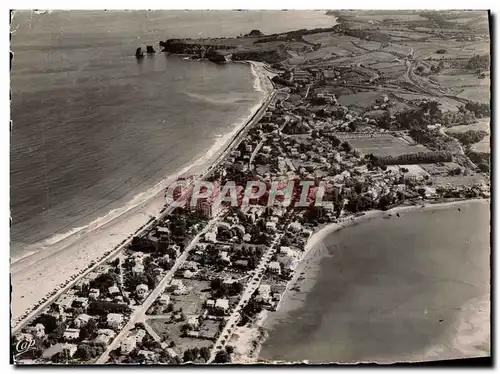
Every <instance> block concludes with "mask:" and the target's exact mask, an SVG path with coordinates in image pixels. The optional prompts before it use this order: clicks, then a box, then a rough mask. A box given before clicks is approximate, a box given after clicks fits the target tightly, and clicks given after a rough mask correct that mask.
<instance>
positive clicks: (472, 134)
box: [450, 130, 488, 145]
mask: <svg viewBox="0 0 500 374" xmlns="http://www.w3.org/2000/svg"><path fill="white" fill-rule="evenodd" d="M450 135H451V136H453V137H454V138H457V139H458V140H459V141H460V143H462V144H463V145H471V144H474V143H477V142H479V141H481V140H482V139H483V138H484V137H485V136H486V135H488V133H487V132H486V131H474V130H468V131H466V132H453V133H451V134H450Z"/></svg>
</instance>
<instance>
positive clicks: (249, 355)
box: [233, 199, 491, 364]
mask: <svg viewBox="0 0 500 374" xmlns="http://www.w3.org/2000/svg"><path fill="white" fill-rule="evenodd" d="M474 201H479V202H490V199H466V200H454V201H446V202H436V203H429V202H426V203H424V204H423V205H422V204H420V205H411V206H398V207H394V208H392V209H388V210H386V211H382V210H371V211H368V212H365V214H364V215H361V216H358V217H355V216H350V217H345V218H344V221H343V222H340V223H335V222H332V223H328V224H326V225H324V226H322V227H319V228H317V229H316V230H315V231H314V232H313V234H312V235H311V236H310V237H309V239H308V241H307V243H306V245H305V248H304V252H303V253H302V255H301V258H300V261H299V265H298V266H297V268H296V270H295V272H294V274H293V276H292V278H291V279H290V280H289V281H288V282H287V285H286V288H285V291H284V292H283V294H282V297H281V300H280V303H279V304H278V306H277V308H276V310H275V311H274V312H267V313H264V314H263V316H259V317H258V318H257V321H253V322H252V323H251V325H250V326H243V327H240V328H238V330H236V331H235V332H234V333H233V334H235V335H239V334H240V333H241V332H240V330H241V331H243V332H244V333H243V336H245V337H248V336H252V337H253V340H252V341H251V342H250V343H249V344H247V346H246V349H244V348H242V347H241V345H242V344H244V342H243V341H238V340H237V341H236V345H237V346H239V349H237V351H239V352H237V355H236V357H235V362H237V363H238V362H240V361H241V363H247V364H261V363H286V362H281V361H268V360H265V359H261V358H260V357H259V355H260V350H261V349H262V345H263V344H264V343H265V341H266V339H267V335H268V334H269V328H270V327H272V321H271V319H270V318H269V317H270V315H271V317H272V313H275V312H277V311H278V310H279V309H280V308H282V311H283V308H285V310H286V312H285V313H289V312H291V311H293V310H296V309H297V308H300V307H301V306H302V305H303V302H302V301H301V302H298V303H297V305H293V306H292V305H290V304H291V303H290V300H285V297H286V296H287V294H288V295H289V290H290V288H291V287H294V286H295V283H296V282H297V281H298V278H299V277H300V276H302V274H303V272H304V270H305V269H304V268H305V266H306V265H307V264H308V262H309V260H311V258H310V256H311V255H312V254H313V252H315V251H314V250H316V251H320V250H321V249H322V248H324V245H323V241H324V239H325V238H326V237H328V236H329V235H331V234H333V233H334V232H336V231H339V230H341V229H344V228H346V227H349V226H352V225H354V224H359V223H362V222H364V221H367V220H370V219H375V218H377V219H380V218H384V216H389V215H391V216H392V215H394V214H396V213H404V212H409V211H418V210H429V209H446V208H449V207H452V206H460V205H464V204H468V203H471V202H474ZM490 203H491V202H490ZM319 256H321V254H319ZM319 261H321V259H320V260H319ZM309 286H310V287H311V288H312V287H313V286H314V284H311V285H308V290H307V291H304V290H301V292H305V293H307V292H308V291H309ZM287 301H288V303H287ZM287 304H288V305H287ZM299 304H300V305H299ZM261 327H264V329H265V330H266V331H265V333H259V331H258V329H259V328H261ZM263 337H264V338H263ZM252 345H256V346H255V348H253V347H252Z"/></svg>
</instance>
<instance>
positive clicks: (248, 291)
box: [207, 234, 283, 363]
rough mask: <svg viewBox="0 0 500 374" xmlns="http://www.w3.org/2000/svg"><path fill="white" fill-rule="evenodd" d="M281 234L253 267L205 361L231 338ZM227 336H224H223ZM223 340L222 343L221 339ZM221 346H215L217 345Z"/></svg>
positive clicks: (211, 357) (213, 355)
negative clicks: (253, 269)
mask: <svg viewBox="0 0 500 374" xmlns="http://www.w3.org/2000/svg"><path fill="white" fill-rule="evenodd" d="M282 236H283V234H279V235H278V236H277V237H276V238H275V239H274V241H273V242H272V244H271V246H270V247H269V248H268V249H267V251H266V252H265V253H264V254H263V255H262V258H261V260H260V262H259V265H258V266H257V268H256V269H255V273H254V275H253V277H252V278H251V279H250V281H249V282H248V283H247V286H246V288H245V289H244V290H243V293H242V295H241V297H240V301H239V302H238V304H237V305H236V307H235V308H234V310H233V311H232V313H231V315H230V316H229V317H228V318H227V320H226V325H225V326H224V329H223V330H222V332H221V334H220V335H219V338H218V339H217V341H216V342H215V343H214V345H213V347H212V351H211V352H210V358H209V360H208V361H207V363H211V362H212V361H213V360H214V359H215V355H216V354H217V351H219V350H220V349H222V348H223V347H224V346H225V344H226V343H227V342H228V341H229V339H230V338H231V335H232V333H233V330H234V328H235V326H236V322H237V321H238V319H239V317H240V311H241V310H242V309H243V307H244V306H245V305H246V304H247V303H248V301H249V300H250V297H251V296H252V294H253V293H254V292H255V290H256V289H257V288H258V287H259V284H260V282H261V280H262V277H263V276H264V274H265V269H266V266H267V264H268V263H269V261H270V260H271V257H272V256H273V254H274V253H275V252H276V249H275V246H276V244H277V243H279V241H280V239H281V237H282ZM226 335H228V336H227V338H225V336H226ZM223 340H224V343H222V341H223ZM219 346H220V347H221V348H217V347H219Z"/></svg>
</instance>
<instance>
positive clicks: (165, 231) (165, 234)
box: [156, 226, 170, 237]
mask: <svg viewBox="0 0 500 374" xmlns="http://www.w3.org/2000/svg"><path fill="white" fill-rule="evenodd" d="M156 232H157V233H158V234H159V235H160V237H168V236H169V235H170V229H169V228H168V227H162V226H157V227H156Z"/></svg>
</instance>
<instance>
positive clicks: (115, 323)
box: [106, 313, 123, 329]
mask: <svg viewBox="0 0 500 374" xmlns="http://www.w3.org/2000/svg"><path fill="white" fill-rule="evenodd" d="M106 323H107V325H108V326H109V327H111V328H112V329H120V328H121V327H122V324H123V314H120V313H109V314H108V315H107V316H106Z"/></svg>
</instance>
